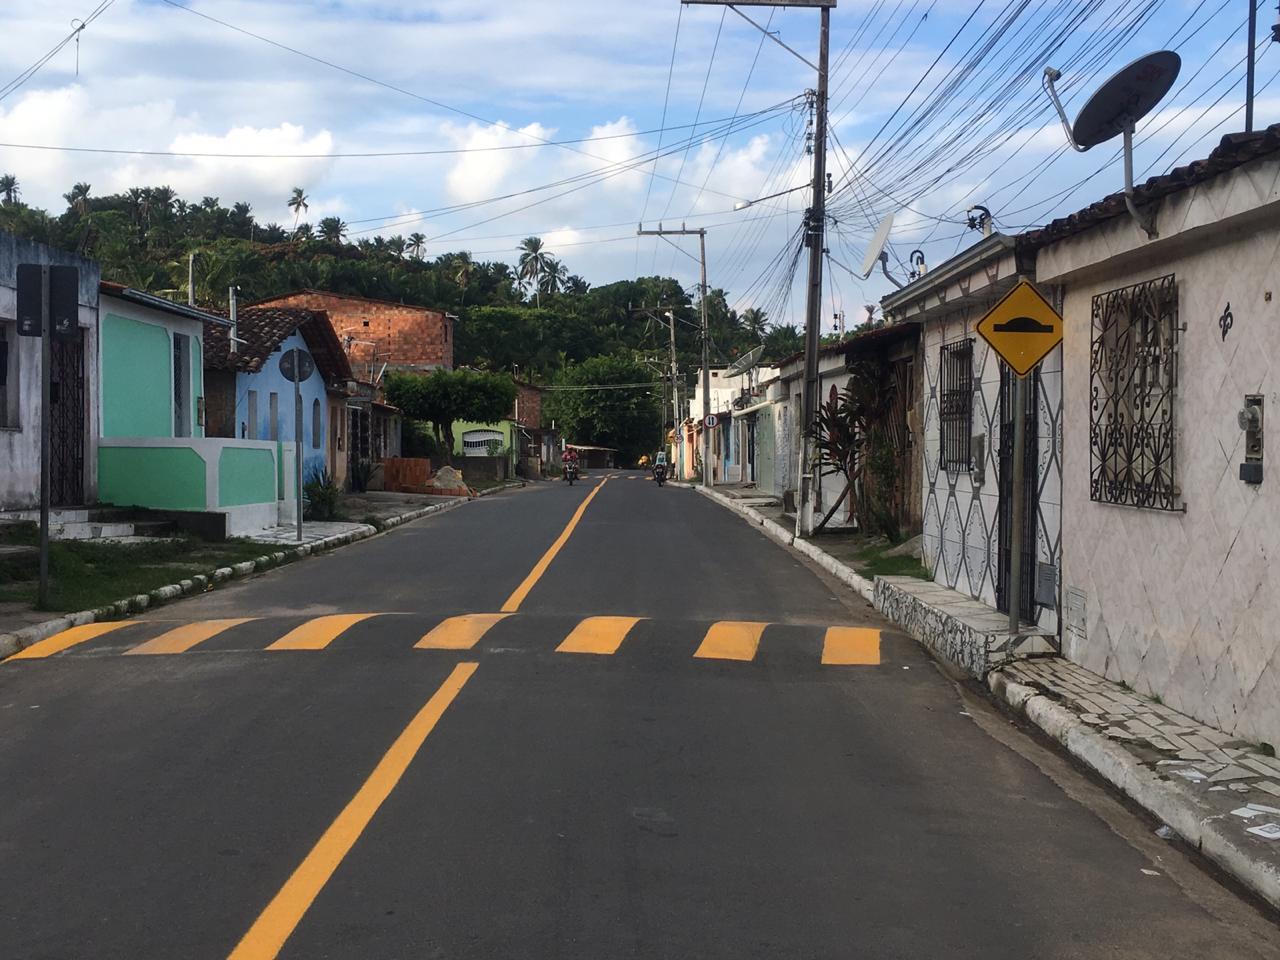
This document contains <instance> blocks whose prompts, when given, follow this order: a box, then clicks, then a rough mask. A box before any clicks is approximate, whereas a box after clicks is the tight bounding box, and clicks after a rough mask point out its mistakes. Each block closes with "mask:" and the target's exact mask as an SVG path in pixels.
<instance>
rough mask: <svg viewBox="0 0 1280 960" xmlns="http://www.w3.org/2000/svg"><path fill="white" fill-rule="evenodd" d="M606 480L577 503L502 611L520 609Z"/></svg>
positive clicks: (607, 479)
mask: <svg viewBox="0 0 1280 960" xmlns="http://www.w3.org/2000/svg"><path fill="white" fill-rule="evenodd" d="M608 482H609V478H608V477H605V478H604V479H603V480H601V481H600V482H599V483H598V484H596V488H595V489H594V490H592V491H591V493H590V494H588V495H587V498H586V499H585V500H583V501H582V503H581V504H579V506H578V509H577V510H576V511H574V514H573V517H572V518H570V520H569V524H568V526H566V527H565V528H564V530H562V531H561V532H560V536H558V537H556V540H555V543H553V544H551V546H550V547H549V548H548V549H547V552H546V553H544V554H543V555H542V559H541V560H539V561H538V562H537V563H536V564H534V567H533V569H532V570H530V571H529V575H528V576H527V577H525V578H524V582H522V583H521V584H520V586H518V587H516V589H515V592H514V593H512V594H511V596H509V597H507V602H506V603H504V604H503V605H502V611H503V612H504V613H515V612H516V611H517V610H519V609H520V604H522V603H524V598H525V597H527V596H528V595H529V591H530V590H532V589H533V588H534V585H535V584H536V583H537V582H538V581H539V580H541V579H542V575H543V574H544V573H546V572H547V567H549V566H551V561H552V560H554V559H555V558H556V554H557V553H559V552H560V550H561V548H562V547H563V546H564V545H565V544H566V543H568V541H569V537H570V536H571V535H572V533H573V530H574V528H575V527H576V526H577V525H578V522H579V521H580V520H581V519H582V515H583V514H584V513H586V512H587V507H589V506H591V501H592V500H594V499H595V498H596V494H597V493H599V492H600V491H601V490H603V489H604V485H605V484H606V483H608Z"/></svg>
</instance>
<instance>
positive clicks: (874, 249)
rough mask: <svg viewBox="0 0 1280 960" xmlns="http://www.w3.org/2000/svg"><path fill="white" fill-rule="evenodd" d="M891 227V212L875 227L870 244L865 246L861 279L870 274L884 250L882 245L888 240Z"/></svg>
mask: <svg viewBox="0 0 1280 960" xmlns="http://www.w3.org/2000/svg"><path fill="white" fill-rule="evenodd" d="M892 229H893V214H892V213H891V214H889V215H888V216H887V217H885V218H884V219H883V220H881V221H880V226H878V227H876V233H875V236H873V237H872V238H871V246H869V247H867V255H866V256H865V257H863V258H862V279H863V280H865V279H867V277H869V276H871V271H872V269H874V267H875V265H876V261H877V260H879V259H880V254H881V253H883V252H884V245H885V244H886V243H888V242H889V231H890V230H892Z"/></svg>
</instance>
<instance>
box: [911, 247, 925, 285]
mask: <svg viewBox="0 0 1280 960" xmlns="http://www.w3.org/2000/svg"><path fill="white" fill-rule="evenodd" d="M907 262H908V263H910V264H911V273H909V274H908V276H909V277H910V278H911V279H912V280H918V279H920V278H921V277H923V276H924V275H925V272H926V271H927V270H928V269H929V268H928V267H926V266H925V264H924V251H923V250H912V251H911V256H909V257H908V258H907Z"/></svg>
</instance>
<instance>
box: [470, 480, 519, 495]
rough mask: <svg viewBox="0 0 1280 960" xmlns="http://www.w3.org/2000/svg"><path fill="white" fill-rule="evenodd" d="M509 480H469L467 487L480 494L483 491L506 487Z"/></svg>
mask: <svg viewBox="0 0 1280 960" xmlns="http://www.w3.org/2000/svg"><path fill="white" fill-rule="evenodd" d="M510 482H511V481H509V480H468V481H467V486H468V487H470V488H471V489H472V490H474V491H475V492H476V493H479V492H480V491H481V490H492V489H493V488H494V487H503V486H506V485H507V484H508V483H510Z"/></svg>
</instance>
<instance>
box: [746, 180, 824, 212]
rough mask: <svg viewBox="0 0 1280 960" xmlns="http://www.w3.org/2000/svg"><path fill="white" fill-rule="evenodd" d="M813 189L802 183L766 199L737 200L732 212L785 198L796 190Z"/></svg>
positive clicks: (772, 194) (811, 186) (809, 185)
mask: <svg viewBox="0 0 1280 960" xmlns="http://www.w3.org/2000/svg"><path fill="white" fill-rule="evenodd" d="M812 188H813V184H811V183H802V184H800V186H798V187H792V188H791V189H790V190H780V191H778V192H777V193H771V194H769V195H768V196H767V197H757V198H756V199H755V200H739V201H738V202H737V203H735V204H734V205H733V209H734V210H745V209H747V207H752V206H755V205H756V204H757V203H763V202H764V201H765V200H772V199H773V198H774V197H785V196H786V195H787V194H788V193H795V192H796V191H797V190H810V189H812Z"/></svg>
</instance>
